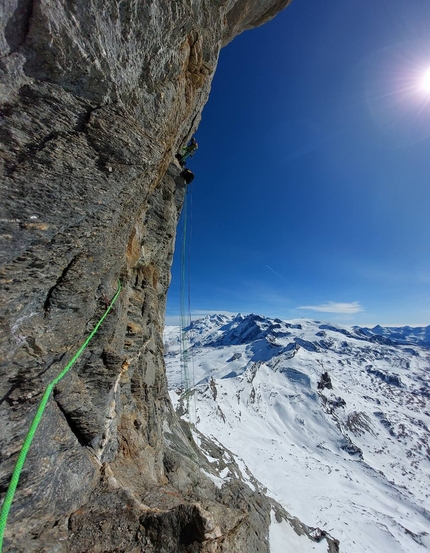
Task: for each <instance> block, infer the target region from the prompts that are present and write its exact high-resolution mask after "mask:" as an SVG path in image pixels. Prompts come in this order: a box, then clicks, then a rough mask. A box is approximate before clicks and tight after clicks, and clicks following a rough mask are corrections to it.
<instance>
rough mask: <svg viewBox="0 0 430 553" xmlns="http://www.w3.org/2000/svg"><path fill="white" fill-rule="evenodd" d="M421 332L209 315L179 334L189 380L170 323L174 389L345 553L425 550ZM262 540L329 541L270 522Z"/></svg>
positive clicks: (428, 469)
mask: <svg viewBox="0 0 430 553" xmlns="http://www.w3.org/2000/svg"><path fill="white" fill-rule="evenodd" d="M429 329H430V327H427V328H425V329H410V328H408V327H405V329H399V328H396V329H388V328H382V327H375V328H374V329H361V328H357V327H349V328H344V327H338V326H335V325H330V324H327V323H321V322H318V321H309V320H303V319H300V320H296V321H290V322H285V321H281V320H279V319H268V318H265V317H260V316H257V315H248V316H243V315H238V316H236V317H227V316H223V315H211V316H208V317H205V318H204V319H200V320H198V321H195V322H193V323H192V325H191V326H190V328H189V329H188V331H187V341H188V345H187V351H186V352H185V357H186V362H185V364H186V367H187V372H188V375H187V376H184V374H183V373H184V370H183V365H184V362H183V361H181V340H180V329H179V328H178V327H166V330H165V345H166V356H165V361H166V368H167V376H168V380H169V387H170V390H171V392H170V394H171V398H172V401H173V403H174V404H175V405H179V404H182V405H185V406H187V403H188V404H189V412H188V413H186V414H185V415H184V418H185V419H186V420H190V421H191V422H192V423H194V424H195V425H196V427H197V429H198V430H199V431H200V432H201V433H203V434H205V435H207V436H209V437H211V438H213V439H214V440H216V441H217V442H219V443H220V444H222V445H224V446H225V447H226V448H228V449H229V450H230V451H231V452H233V453H234V454H235V456H236V459H237V461H238V463H239V465H240V466H241V467H242V468H243V473H244V475H245V476H246V473H247V471H250V472H251V473H252V474H253V475H254V476H255V478H256V479H257V480H259V481H260V482H261V484H262V485H263V486H265V487H266V488H267V494H268V495H269V496H271V497H273V498H274V499H276V500H277V501H278V502H279V503H280V504H281V505H282V506H283V507H284V508H285V509H286V510H287V511H288V512H289V513H290V514H291V515H292V516H296V517H298V518H299V519H300V520H301V521H302V522H304V523H305V524H307V525H309V526H314V527H319V528H321V529H322V530H325V531H327V532H329V533H330V534H331V535H332V536H333V537H335V538H337V539H338V540H339V541H340V551H341V552H343V553H365V552H366V553H367V552H368V553H384V552H390V553H400V552H405V553H419V552H421V551H429V550H430V430H429V428H430V405H429V399H430V343H429V341H428V339H429V336H430V332H429ZM184 382H192V384H193V386H192V393H191V396H190V399H189V401H188V402H187V401H186V400H184V397H183V395H181V394H182V392H183V385H184ZM222 476H224V475H222ZM225 478H228V475H226V476H225ZM217 485H222V479H221V482H218V484H217ZM269 537H270V543H271V550H272V553H284V552H285V551H288V550H290V551H295V552H301V551H304V552H305V551H306V552H308V551H309V552H313V551H326V550H327V546H326V545H324V544H325V542H321V543H320V544H316V543H312V542H310V541H309V540H307V539H306V540H305V538H304V537H299V536H298V535H297V534H296V533H295V532H294V531H293V530H292V528H291V527H290V526H289V524H288V523H287V522H280V523H279V522H277V521H276V520H275V519H274V518H272V525H271V530H270V536H269Z"/></svg>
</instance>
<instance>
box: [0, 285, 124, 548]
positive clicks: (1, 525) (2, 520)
mask: <svg viewBox="0 0 430 553" xmlns="http://www.w3.org/2000/svg"><path fill="white" fill-rule="evenodd" d="M120 292H121V282H120V281H119V280H118V290H117V292H116V294H115V296H114V297H113V299H112V301H111V302H110V304H109V306H108V308H107V309H106V311H105V312H104V313H103V316H102V318H101V319H100V320H99V322H98V323H97V324H96V326H95V328H94V330H93V331H92V332H91V334H90V335H89V336H88V338H87V339H86V340H85V342H84V343H83V345H82V346H81V347H80V348H79V350H78V352H77V353H76V354H75V355H74V356H73V358H72V359H71V361H69V363H67V365H66V367H65V368H64V369H63V370H62V371H61V373H60V374H59V375H58V376H57V377H56V378H54V380H53V381H52V382H51V383H50V384H48V386H47V387H46V390H45V393H44V394H43V397H42V400H41V402H40V404H39V407H38V408H37V411H36V414H35V416H34V419H33V421H32V423H31V425H30V429H29V431H28V433H27V436H26V437H25V440H24V444H23V446H22V449H21V451H20V452H19V456H18V460H17V462H16V465H15V469H14V471H13V474H12V478H11V480H10V484H9V488H8V490H7V493H6V497H5V499H4V502H3V505H2V508H1V512H0V553H1V551H2V549H3V537H4V532H5V529H6V522H7V517H8V515H9V511H10V508H11V506H12V502H13V498H14V495H15V490H16V488H17V486H18V481H19V477H20V476H21V471H22V468H23V466H24V463H25V459H26V457H27V453H28V451H29V449H30V446H31V442H32V441H33V438H34V435H35V433H36V430H37V427H38V426H39V423H40V420H41V418H42V415H43V412H44V410H45V407H46V405H47V403H48V400H49V396H50V395H51V392H52V390H53V389H54V387H55V386H56V385H57V384H58V382H59V381H60V380H61V379H62V378H63V376H64V375H65V374H66V373H67V372H68V371H69V370H70V369H71V367H72V366H73V365H74V363H75V362H76V361H77V360H78V358H79V357H80V356H81V354H82V352H83V351H84V349H85V348H86V347H87V345H88V343H89V341H90V340H91V338H92V337H93V336H94V334H95V333H96V332H97V331H98V329H99V327H100V325H101V324H102V322H103V321H104V320H105V318H106V316H107V314H108V313H109V311H110V310H111V309H112V306H113V304H114V303H115V302H116V300H117V298H118V296H119V293H120Z"/></svg>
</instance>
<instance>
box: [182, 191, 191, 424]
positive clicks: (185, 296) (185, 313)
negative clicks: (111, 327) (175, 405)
mask: <svg viewBox="0 0 430 553" xmlns="http://www.w3.org/2000/svg"><path fill="white" fill-rule="evenodd" d="M190 202H191V187H190V186H188V187H187V193H186V196H185V201H184V207H183V210H182V245H181V263H180V268H181V283H180V309H181V374H182V388H183V390H184V394H185V398H186V401H187V412H188V417H190V389H191V387H192V385H193V384H194V377H193V378H192V379H191V376H190V370H189V366H188V354H189V340H188V332H187V328H188V327H189V325H190V324H191V300H190V270H189V262H190V256H189V249H190V248H189V240H188V234H189V232H190V231H189V229H190V228H191V226H190V225H188V212H189V211H190V209H189V207H190V206H189V203H190ZM187 253H188V255H187Z"/></svg>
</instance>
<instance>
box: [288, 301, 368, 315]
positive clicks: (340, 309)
mask: <svg viewBox="0 0 430 553" xmlns="http://www.w3.org/2000/svg"><path fill="white" fill-rule="evenodd" d="M297 309H306V310H307V311H319V312H320V313H343V314H346V315H352V314H353V313H359V312H360V311H364V308H363V307H362V306H361V305H360V303H359V302H358V301H353V302H350V303H339V302H334V301H329V302H327V303H322V304H321V305H302V306H300V307H298V308H297Z"/></svg>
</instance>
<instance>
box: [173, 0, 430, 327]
mask: <svg viewBox="0 0 430 553" xmlns="http://www.w3.org/2000/svg"><path fill="white" fill-rule="evenodd" d="M429 71H430V2H429V0H379V1H378V2H375V1H374V0H348V1H345V0H343V1H340V0H337V1H336V0H331V1H327V2H321V0H294V1H293V2H292V4H291V5H290V6H289V7H288V8H287V9H286V10H284V11H283V12H281V13H280V14H279V15H278V16H277V17H276V18H275V19H273V20H272V21H271V22H269V23H267V24H266V25H263V26H262V27H260V28H258V29H254V30H252V31H247V32H245V33H242V35H240V36H239V37H237V38H236V39H235V40H234V41H233V42H232V43H230V44H229V45H228V46H227V47H226V48H224V49H223V50H222V51H221V54H220V59H219V63H218V68H217V72H216V74H215V77H214V80H213V85H212V91H211V95H210V98H209V101H208V103H207V105H206V106H205V108H204V111H203V115H202V121H201V123H200V126H199V129H198V131H197V133H196V135H195V136H196V139H197V141H198V144H199V149H198V152H197V153H196V155H195V156H194V158H193V159H192V160H190V161H189V162H188V165H187V166H188V167H189V168H190V169H191V170H192V171H193V172H194V173H195V180H194V181H193V183H192V185H191V187H190V189H189V194H188V198H187V201H188V208H189V209H188V218H187V228H188V231H189V234H188V238H187V246H188V248H189V250H188V251H187V259H188V260H189V275H188V276H187V277H186V279H187V283H188V282H189V289H190V305H191V311H192V313H193V317H197V316H201V315H204V314H207V313H213V312H220V313H221V312H223V313H238V312H241V313H250V312H253V313H259V314H261V315H265V316H269V317H279V318H281V319H296V318H300V317H305V318H311V319H318V320H324V321H331V322H334V323H338V324H345V325H355V324H357V325H362V326H373V325H376V324H381V325H387V326H390V325H391V326H403V325H410V326H423V325H429V324H430V215H429V212H430V209H429V208H430V155H429V154H430V83H429V81H430V73H429ZM181 228H182V223H181V222H180V224H179V226H178V239H177V248H176V249H177V251H176V253H175V259H174V264H173V268H172V284H171V288H170V291H169V295H168V302H167V311H166V324H175V322H177V320H178V315H179V313H180V263H179V258H180V249H181V241H182V240H181ZM187 286H188V284H187ZM187 301H188V300H187Z"/></svg>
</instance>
